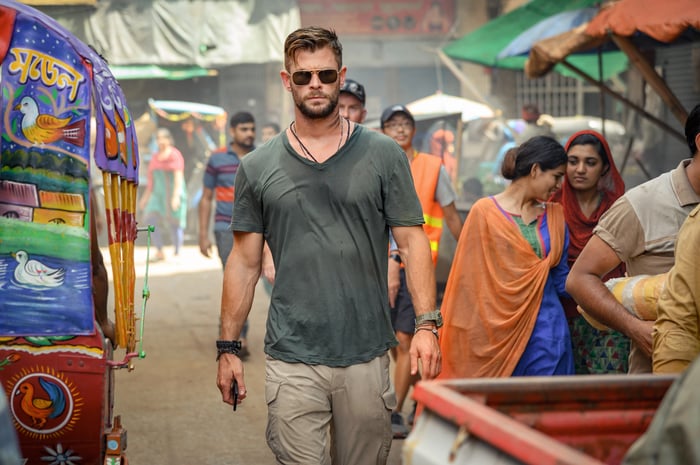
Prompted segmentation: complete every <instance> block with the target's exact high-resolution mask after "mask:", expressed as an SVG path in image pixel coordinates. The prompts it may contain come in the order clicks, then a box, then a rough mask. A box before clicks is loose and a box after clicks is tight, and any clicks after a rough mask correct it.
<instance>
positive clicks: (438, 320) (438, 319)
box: [415, 308, 442, 328]
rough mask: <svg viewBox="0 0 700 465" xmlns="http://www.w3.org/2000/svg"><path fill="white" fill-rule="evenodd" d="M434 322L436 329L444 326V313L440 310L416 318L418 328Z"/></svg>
mask: <svg viewBox="0 0 700 465" xmlns="http://www.w3.org/2000/svg"><path fill="white" fill-rule="evenodd" d="M429 321H432V322H433V323H435V327H436V328H439V327H441V326H442V313H440V309H439V308H438V309H436V310H433V311H432V312H428V313H423V314H422V315H418V316H416V322H415V323H416V326H418V325H420V324H423V323H427V322H429Z"/></svg>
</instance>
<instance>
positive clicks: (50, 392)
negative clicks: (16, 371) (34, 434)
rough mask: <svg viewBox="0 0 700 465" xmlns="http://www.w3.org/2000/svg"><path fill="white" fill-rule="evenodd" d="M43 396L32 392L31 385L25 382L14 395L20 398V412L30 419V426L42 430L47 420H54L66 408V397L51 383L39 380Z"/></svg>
mask: <svg viewBox="0 0 700 465" xmlns="http://www.w3.org/2000/svg"><path fill="white" fill-rule="evenodd" d="M39 384H40V385H41V387H42V389H43V391H44V392H43V395H40V394H38V393H35V392H34V386H33V385H32V383H30V382H28V381H25V382H24V383H22V384H20V385H19V388H18V389H17V393H16V395H18V396H22V402H21V403H20V406H21V407H22V411H23V412H24V413H26V414H27V415H29V416H30V417H31V418H32V424H33V425H34V426H35V427H37V428H42V427H43V426H44V425H45V424H46V422H47V421H48V419H50V418H56V417H58V416H59V415H61V414H62V413H63V410H65V408H66V396H65V394H64V393H63V390H62V389H61V388H60V387H59V386H58V385H57V384H56V383H53V382H51V381H47V380H45V379H43V378H39ZM35 394H36V395H35Z"/></svg>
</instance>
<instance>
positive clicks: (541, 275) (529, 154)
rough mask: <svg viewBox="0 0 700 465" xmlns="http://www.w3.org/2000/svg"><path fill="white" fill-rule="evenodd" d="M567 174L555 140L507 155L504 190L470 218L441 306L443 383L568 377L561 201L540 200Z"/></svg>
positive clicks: (485, 201)
mask: <svg viewBox="0 0 700 465" xmlns="http://www.w3.org/2000/svg"><path fill="white" fill-rule="evenodd" d="M565 168H566V153H565V152H564V148H563V147H562V146H561V145H560V144H559V143H558V142H557V141H555V140H554V139H551V138H549V137H545V136H537V137H533V138H532V139H529V140H528V141H526V142H525V143H523V144H522V145H520V146H519V147H516V148H513V149H511V150H510V151H509V152H508V153H507V154H506V156H505V159H504V161H503V166H502V169H501V171H502V174H503V177H504V178H506V179H509V180H511V181H512V182H511V184H510V185H508V187H506V190H505V191H503V192H502V193H500V194H497V195H495V196H492V197H488V198H482V199H480V200H478V201H477V202H476V203H475V204H474V206H473V207H472V209H471V211H470V212H469V215H468V216H467V221H466V223H465V224H464V227H463V229H462V234H461V235H460V238H459V241H458V243H457V250H456V252H455V259H454V262H453V265H452V269H451V271H450V277H449V279H448V282H447V288H446V290H445V298H444V300H443V305H442V311H443V314H444V321H445V323H444V326H443V328H442V330H441V333H440V348H441V350H442V355H443V364H442V373H441V375H440V378H463V377H467V378H473V377H506V376H518V375H520V376H523V375H554V374H572V373H573V370H574V364H573V356H572V349H571V340H570V337H569V328H568V326H567V324H566V318H565V316H564V310H563V308H562V305H561V302H560V300H559V298H560V296H562V295H565V290H564V285H565V282H566V276H567V274H568V272H569V267H568V265H567V260H566V251H567V247H568V232H567V229H566V223H565V222H564V212H563V209H562V207H561V205H560V204H556V203H546V200H547V199H549V198H550V197H551V195H552V194H553V193H554V192H555V191H557V190H558V189H559V188H560V186H561V182H562V179H563V178H564V173H565Z"/></svg>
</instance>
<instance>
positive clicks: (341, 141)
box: [289, 117, 350, 164]
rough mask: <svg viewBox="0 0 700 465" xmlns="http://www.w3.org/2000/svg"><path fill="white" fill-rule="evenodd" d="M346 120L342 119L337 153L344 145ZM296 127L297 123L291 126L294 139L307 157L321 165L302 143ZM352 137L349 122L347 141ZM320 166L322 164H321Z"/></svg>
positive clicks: (294, 122)
mask: <svg viewBox="0 0 700 465" xmlns="http://www.w3.org/2000/svg"><path fill="white" fill-rule="evenodd" d="M344 120H345V118H342V117H341V118H340V140H339V141H338V148H337V149H336V152H337V151H338V150H340V146H341V145H342V144H343V138H344V137H343V124H344ZM295 127H296V121H292V124H290V125H289V131H290V132H291V133H292V135H293V136H294V138H295V139H296V141H297V142H299V147H301V150H302V151H303V152H304V154H305V155H306V156H308V157H309V158H311V159H312V160H313V161H314V162H315V163H319V162H318V160H316V157H314V156H313V154H312V153H311V151H310V150H309V149H308V148H307V147H306V146H305V145H304V143H303V142H302V141H301V139H300V138H299V135H298V134H297V131H296V129H295ZM349 137H350V122H349V121H348V124H347V135H346V136H345V140H347V139H348V138H349ZM319 164H320V163H319Z"/></svg>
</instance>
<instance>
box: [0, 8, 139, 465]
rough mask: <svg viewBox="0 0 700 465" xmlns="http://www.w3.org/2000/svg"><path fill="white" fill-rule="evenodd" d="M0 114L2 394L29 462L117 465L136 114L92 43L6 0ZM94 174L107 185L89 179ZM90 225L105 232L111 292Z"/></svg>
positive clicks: (133, 346) (130, 317) (127, 344)
mask: <svg viewBox="0 0 700 465" xmlns="http://www.w3.org/2000/svg"><path fill="white" fill-rule="evenodd" d="M0 110H1V111H2V117H1V118H0V120H1V121H2V124H1V125H0V129H1V130H0V132H1V138H0V383H1V385H2V388H3V389H4V391H5V392H4V393H2V392H0V395H4V394H6V395H7V399H8V403H9V409H10V411H11V414H12V417H13V421H14V425H15V428H16V430H17V436H18V438H19V443H20V449H21V452H22V455H23V457H24V459H25V463H26V464H29V465H31V464H46V463H53V464H60V465H84V464H118V463H127V459H126V455H125V453H124V449H125V447H126V431H125V429H124V428H123V426H122V425H121V422H120V419H119V417H118V416H115V415H114V414H113V399H114V377H113V376H114V370H115V369H117V368H127V369H132V368H133V360H134V359H135V358H137V357H139V355H141V356H142V355H143V350H142V349H141V351H140V352H139V350H138V349H137V343H138V341H139V340H140V335H137V327H136V322H137V321H139V320H140V321H141V322H143V314H142V312H141V314H140V315H139V317H138V318H137V316H136V313H137V312H136V311H135V308H134V288H135V280H136V274H135V267H134V260H133V257H134V241H135V238H136V234H137V226H136V220H135V206H136V192H137V183H138V169H139V158H138V145H137V141H136V136H135V132H134V125H133V120H132V117H131V115H130V113H129V111H128V109H127V107H126V101H125V98H124V95H123V93H122V91H121V89H120V87H119V85H118V83H117V82H116V80H115V79H114V77H113V76H112V74H111V72H110V70H109V68H108V66H107V63H106V62H105V60H104V59H103V58H102V57H101V56H100V55H99V54H98V53H96V52H95V51H94V50H93V49H92V48H91V47H89V46H87V45H85V44H84V43H82V42H81V41H79V40H78V39H77V38H75V37H74V36H73V35H72V34H71V33H70V32H68V31H67V30H66V29H64V28H63V27H62V26H61V25H59V24H58V23H57V22H56V21H54V20H52V19H51V18H49V17H47V16H46V15H44V14H42V13H40V12H38V11H36V10H34V9H32V8H30V7H27V6H24V5H20V4H17V3H15V2H11V1H8V0H0ZM91 135H92V137H91ZM95 170H99V171H97V172H99V173H101V175H102V180H103V184H104V194H102V193H101V192H102V191H98V190H96V189H92V188H91V187H92V186H93V182H94V179H95V177H94V175H95V173H96V171H95ZM98 192H99V193H98ZM94 195H104V199H103V202H104V205H105V209H104V212H103V213H101V214H100V216H102V215H104V216H106V218H98V217H97V216H96V215H97V213H96V210H93V208H92V204H93V203H94V199H92V200H91V198H92V197H93V196H94ZM101 200H102V199H101ZM98 221H99V222H101V223H102V224H104V225H106V229H107V237H108V240H109V254H110V259H111V260H110V261H111V272H112V276H113V282H112V285H111V289H109V294H110V296H109V298H108V286H109V281H108V277H107V270H106V268H105V265H104V262H103V260H102V255H101V252H100V249H99V247H98V244H97V234H96V224H97V223H98ZM143 297H144V299H143V301H144V303H145V301H146V300H147V297H148V295H147V293H146V292H144V295H143ZM111 301H113V308H114V314H113V316H111V317H108V316H107V307H108V302H111ZM110 306H111V305H110ZM112 320H113V323H112ZM140 329H141V332H142V330H143V327H142V325H140ZM116 349H123V350H124V354H125V355H124V357H123V360H121V361H117V360H114V354H115V350H116ZM120 353H121V352H120Z"/></svg>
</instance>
